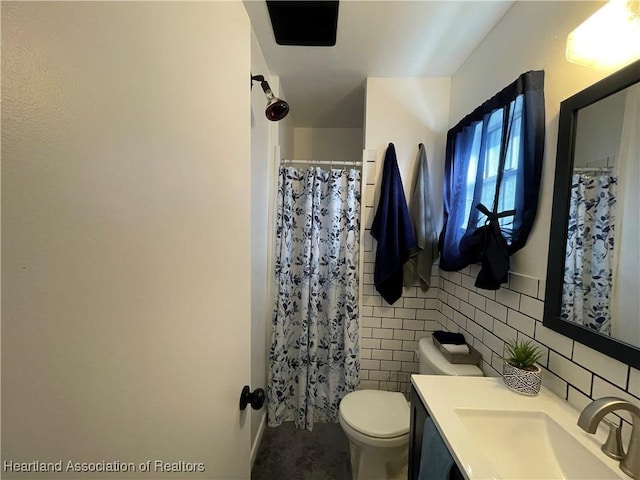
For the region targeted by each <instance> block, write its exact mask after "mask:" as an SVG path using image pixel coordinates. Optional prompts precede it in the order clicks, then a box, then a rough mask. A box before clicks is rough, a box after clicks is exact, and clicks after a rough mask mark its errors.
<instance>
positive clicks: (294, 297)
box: [267, 166, 360, 430]
mask: <svg viewBox="0 0 640 480" xmlns="http://www.w3.org/2000/svg"><path fill="white" fill-rule="evenodd" d="M359 249H360V171H359V170H355V169H350V170H339V169H331V170H330V171H327V170H322V169H320V168H308V169H306V170H302V169H297V168H293V167H284V166H281V167H280V170H279V181H278V207H277V231H276V289H277V292H276V297H277V298H276V302H275V303H276V304H275V309H274V315H273V322H272V327H273V331H272V342H271V348H270V351H269V381H268V385H267V405H268V408H267V412H268V424H269V426H277V425H280V424H281V423H282V422H285V421H294V422H295V426H296V428H299V429H303V428H306V429H307V430H312V428H313V422H314V421H323V422H335V421H337V418H338V405H339V403H340V400H341V399H342V398H343V397H344V396H345V395H346V394H347V393H349V392H351V391H353V390H355V388H356V387H357V384H358V372H359V366H360V365H359V354H358V335H359V332H358V254H359Z"/></svg>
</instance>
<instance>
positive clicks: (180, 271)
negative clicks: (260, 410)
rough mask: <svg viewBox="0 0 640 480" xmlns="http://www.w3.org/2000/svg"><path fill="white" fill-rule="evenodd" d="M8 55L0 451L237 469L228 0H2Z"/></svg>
mask: <svg viewBox="0 0 640 480" xmlns="http://www.w3.org/2000/svg"><path fill="white" fill-rule="evenodd" d="M2 67H3V68H2V120H3V122H2V162H3V163H2V299H3V302H2V455H3V460H10V461H22V462H26V461H33V460H38V461H43V462H44V461H65V462H66V461H74V462H100V461H103V460H104V461H116V460H117V461H121V462H128V461H131V462H136V464H137V462H143V461H145V460H147V459H149V460H151V461H154V460H156V459H160V460H165V461H168V462H178V461H181V460H182V461H194V462H203V463H204V464H205V467H206V470H205V472H203V473H200V474H186V473H183V474H182V476H183V477H184V476H188V477H189V478H225V479H228V478H248V477H249V461H248V459H249V428H248V422H247V421H246V420H247V418H248V417H246V415H245V416H243V415H242V414H240V412H239V409H238V397H239V393H240V388H241V386H242V385H243V384H244V383H248V381H249V373H250V370H249V369H250V364H249V355H248V350H249V337H250V331H249V328H250V326H249V318H250V306H249V302H248V301H247V295H248V291H249V288H250V283H249V279H250V274H251V270H250V254H249V252H250V237H249V232H250V188H251V185H250V182H249V181H248V179H249V177H250V166H251V165H250V129H249V115H250V100H249V99H250V97H249V88H248V86H249V82H248V74H249V71H250V25H249V19H248V17H247V15H246V12H245V11H244V9H243V7H242V5H241V4H239V3H234V2H228V3H224V2H200V3H198V2H195V3H189V2H32V3H26V2H25V3H22V2H13V3H3V4H2ZM96 475H97V476H101V475H99V474H84V475H83V474H69V473H65V472H63V473H61V474H59V475H55V477H56V478H70V477H73V478H94V477H95V478H97V476H96ZM176 475H179V476H180V474H175V473H174V474H170V473H169V474H158V473H155V474H153V475H152V476H154V477H163V478H164V477H171V478H177V477H176ZM141 476H144V477H145V478H149V474H142V473H140V472H139V471H138V473H136V474H131V473H125V474H120V475H113V476H109V478H133V477H135V478H139V477H141ZM30 477H37V478H53V477H54V475H53V474H51V473H44V474H39V475H38V474H21V473H15V474H13V475H10V474H7V473H6V472H4V471H3V473H2V478H30Z"/></svg>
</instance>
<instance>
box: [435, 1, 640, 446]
mask: <svg viewBox="0 0 640 480" xmlns="http://www.w3.org/2000/svg"><path fill="white" fill-rule="evenodd" d="M600 5H601V4H600V3H595V2H516V3H515V4H514V5H513V7H512V8H511V9H510V10H509V11H508V12H507V14H506V15H505V16H504V17H503V19H502V20H501V22H500V23H499V24H498V25H497V26H496V27H495V28H494V29H493V31H492V32H491V33H490V34H489V35H488V36H487V37H486V38H485V40H484V41H483V42H482V43H481V44H480V45H479V46H478V48H477V49H476V50H475V51H474V52H473V54H472V55H471V56H470V57H469V58H468V59H467V61H466V62H465V63H464V65H463V66H462V67H461V68H460V69H459V70H458V71H457V72H456V73H455V75H454V76H453V78H452V83H451V118H450V124H451V125H454V124H455V123H457V122H458V121H459V119H460V118H462V117H463V116H464V115H465V114H467V113H469V112H470V111H472V110H473V109H474V108H475V107H476V106H478V105H480V104H481V103H482V102H483V101H484V100H486V99H487V98H489V97H491V96H492V95H493V94H494V93H496V92H498V91H499V90H500V89H502V88H503V87H504V86H506V85H508V84H509V83H510V82H512V81H513V80H515V79H516V78H517V77H518V75H520V74H521V73H523V72H525V71H527V70H534V69H543V70H545V100H546V101H545V109H546V135H545V136H546V141H545V154H544V165H543V174H542V186H541V191H540V202H539V206H538V215H537V218H536V221H535V223H534V226H533V230H532V233H531V236H530V237H529V240H528V243H527V245H526V246H525V247H524V248H523V249H522V250H521V251H520V252H518V253H517V254H516V255H515V256H514V257H512V264H511V267H512V273H511V275H510V280H509V284H508V285H506V286H505V287H504V288H501V289H500V290H497V291H495V292H493V291H488V290H481V289H476V288H475V287H474V286H473V282H474V279H475V277H476V275H477V272H478V268H477V265H472V266H470V267H468V268H467V269H464V270H463V271H461V272H441V289H440V300H441V302H442V305H441V312H442V313H443V315H444V317H445V320H444V322H443V325H444V326H445V327H446V328H448V329H450V330H452V331H461V332H463V333H464V334H465V337H466V338H467V341H468V342H469V343H472V344H473V345H474V346H475V347H476V348H477V349H478V350H480V351H481V353H482V354H483V362H484V363H483V370H484V371H485V373H486V374H488V375H499V374H500V373H501V371H502V367H501V366H502V361H501V358H500V357H501V356H502V355H503V354H504V342H505V341H506V340H509V339H511V338H515V337H516V336H517V337H518V338H525V339H526V338H529V339H534V340H535V341H536V342H537V343H538V344H539V345H540V347H541V348H542V351H543V353H544V358H543V359H542V360H541V361H540V364H541V365H542V366H543V368H544V379H543V383H544V384H545V385H546V386H547V387H548V388H550V389H552V390H553V391H555V392H556V393H557V394H558V395H560V396H561V397H563V398H566V399H567V400H568V401H569V402H570V403H572V404H573V405H575V406H576V407H577V408H582V407H583V406H584V405H585V404H586V403H587V402H588V400H589V399H590V398H599V397H602V396H606V395H614V396H619V397H622V398H628V399H629V400H630V401H632V402H635V403H636V404H639V403H640V371H638V370H637V369H634V368H631V367H629V365H625V364H623V363H622V362H619V361H617V360H614V359H612V358H609V357H607V356H605V355H603V354H601V353H599V352H597V351H595V350H592V349H591V348H588V347H586V346H584V345H582V344H580V343H578V342H574V341H572V340H571V339H569V338H567V337H565V336H562V335H560V334H558V333H556V332H554V331H552V330H550V329H548V328H546V327H544V325H543V324H542V313H543V308H544V294H545V280H544V279H545V278H546V267H547V253H548V244H549V229H550V222H551V206H552V205H551V204H552V195H553V181H554V172H555V163H556V162H555V157H556V146H557V135H558V114H559V108H560V102H561V101H562V100H563V99H565V98H567V97H569V96H571V95H573V94H574V93H576V92H578V91H580V90H582V89H583V88H585V87H587V86H589V85H591V84H592V83H594V82H596V81H598V80H600V79H601V78H604V77H605V76H607V75H608V74H610V73H611V71H609V70H608V71H604V70H594V69H589V68H584V67H580V66H577V65H572V64H570V63H568V62H567V61H566V60H565V58H564V54H565V42H566V38H567V35H568V34H569V32H571V31H572V30H573V29H574V28H575V27H576V26H577V25H579V24H580V23H581V22H582V21H583V20H584V19H586V18H587V17H589V16H590V15H591V13H592V12H593V11H595V10H596V9H597V8H598V7H599V6H600ZM626 418H627V420H629V418H628V417H626ZM625 432H626V433H628V432H629V425H628V424H625Z"/></svg>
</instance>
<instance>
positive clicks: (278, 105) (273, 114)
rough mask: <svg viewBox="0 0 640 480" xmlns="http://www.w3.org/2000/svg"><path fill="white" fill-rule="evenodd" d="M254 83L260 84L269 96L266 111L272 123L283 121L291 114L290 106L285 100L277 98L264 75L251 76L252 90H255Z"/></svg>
mask: <svg viewBox="0 0 640 480" xmlns="http://www.w3.org/2000/svg"><path fill="white" fill-rule="evenodd" d="M253 82H260V86H261V87H262V91H263V92H264V94H265V95H266V96H267V107H266V109H265V111H264V114H265V116H266V117H267V119H268V120H271V121H272V122H277V121H279V120H282V119H283V118H284V117H286V116H287V114H288V113H289V104H288V103H287V102H285V101H284V100H281V99H279V98H278V97H276V96H275V95H274V94H273V92H272V91H271V87H269V83H267V81H266V80H265V79H264V76H262V75H252V76H251V88H253Z"/></svg>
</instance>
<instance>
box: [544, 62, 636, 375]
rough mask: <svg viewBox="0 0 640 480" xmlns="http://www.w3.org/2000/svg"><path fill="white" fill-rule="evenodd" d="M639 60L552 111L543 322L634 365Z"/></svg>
mask: <svg viewBox="0 0 640 480" xmlns="http://www.w3.org/2000/svg"><path fill="white" fill-rule="evenodd" d="M639 137H640V61H637V62H635V63H632V64H631V65H629V66H627V67H625V68H623V69H622V70H620V71H618V72H616V73H614V74H612V75H610V76H609V77H607V78H605V79H603V80H601V81H599V82H597V83H595V84H594V85H592V86H590V87H588V88H586V89H584V90H583V91H581V92H578V93H577V94H575V95H573V96H572V97H570V98H568V99H566V100H564V101H563V102H562V103H561V104H560V117H559V126H558V150H557V158H556V172H555V186H554V194H553V211H552V216H551V235H550V239H549V260H548V266H547V283H546V294H545V311H544V320H543V323H544V325H545V326H546V327H548V328H551V329H553V330H555V331H557V332H560V333H562V334H564V335H566V336H568V337H570V338H572V339H574V340H576V341H578V342H580V343H583V344H585V345H588V346H589V347H591V348H594V349H596V350H598V351H600V352H602V353H604V354H606V355H609V356H610V357H613V358H616V359H618V360H620V361H622V362H624V363H626V364H629V365H631V366H633V367H635V368H640V285H639V278H640V256H639V250H640V237H639V235H638V230H639V226H640V213H639V212H640V182H639V180H640V179H639V177H638V176H639V173H638V172H639V170H640V147H639V145H640V141H639Z"/></svg>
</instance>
